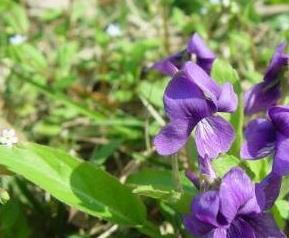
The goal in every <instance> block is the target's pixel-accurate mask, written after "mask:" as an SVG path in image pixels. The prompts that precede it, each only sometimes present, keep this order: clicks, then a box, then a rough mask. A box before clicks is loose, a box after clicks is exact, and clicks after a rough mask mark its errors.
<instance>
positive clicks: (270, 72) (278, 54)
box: [264, 43, 289, 81]
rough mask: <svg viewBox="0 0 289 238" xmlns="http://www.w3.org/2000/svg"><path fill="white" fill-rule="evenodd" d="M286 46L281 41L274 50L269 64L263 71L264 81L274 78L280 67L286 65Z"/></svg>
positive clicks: (288, 57) (288, 56)
mask: <svg viewBox="0 0 289 238" xmlns="http://www.w3.org/2000/svg"><path fill="white" fill-rule="evenodd" d="M285 48H286V44H285V43H281V44H280V45H278V47H277V48H276V50H275V53H274V55H273V57H272V59H271V62H270V65H269V67H268V69H267V71H266V73H265V76H264V81H273V80H276V79H277V77H278V74H279V73H280V71H281V70H282V67H283V66H285V65H288V62H289V54H284V50H285Z"/></svg>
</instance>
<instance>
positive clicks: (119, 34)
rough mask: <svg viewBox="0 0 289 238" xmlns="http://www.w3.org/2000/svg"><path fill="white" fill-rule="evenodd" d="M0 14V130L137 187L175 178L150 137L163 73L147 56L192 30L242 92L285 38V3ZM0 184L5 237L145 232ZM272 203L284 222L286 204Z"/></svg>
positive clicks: (51, 3) (98, 6)
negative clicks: (235, 76) (233, 74)
mask: <svg viewBox="0 0 289 238" xmlns="http://www.w3.org/2000/svg"><path fill="white" fill-rule="evenodd" d="M0 15H1V19H0V113H1V118H0V120H1V124H0V127H1V128H4V127H13V128H15V129H16V130H17V134H18V135H19V137H20V138H21V140H23V141H25V140H29V141H34V142H38V143H41V144H46V145H50V146H53V147H56V148H61V149H64V150H65V151H69V153H71V154H72V155H77V156H79V157H81V158H83V159H84V160H88V161H91V162H93V163H95V164H96V165H97V166H100V167H102V168H103V169H105V170H107V171H108V172H109V173H111V174H113V175H114V176H116V177H118V178H120V180H122V181H125V180H126V179H127V178H128V177H129V181H130V182H131V183H136V184H137V183H139V182H141V181H146V182H147V183H148V184H150V183H154V182H155V181H157V179H156V178H157V177H158V175H159V176H160V177H161V178H163V179H164V180H162V181H161V182H159V181H158V182H159V183H163V185H164V186H165V184H166V180H169V179H170V178H169V177H168V176H167V175H168V172H169V171H168V169H169V168H170V163H169V161H167V160H165V159H163V158H160V157H159V156H158V155H156V154H155V153H154V150H153V148H152V145H151V138H152V136H153V135H154V134H155V133H156V132H157V131H158V129H159V128H160V126H161V125H162V124H163V123H164V112H163V106H162V93H163V91H164V87H165V85H166V83H167V81H168V78H166V77H162V76H161V75H159V74H157V73H156V72H152V71H150V70H149V67H150V66H151V65H152V63H153V62H155V61H156V60H158V59H160V58H162V57H165V56H167V55H168V54H170V53H173V52H177V51H178V50H180V49H182V48H184V46H185V45H186V41H187V40H188V39H189V37H190V36H191V35H192V33H194V32H198V33H199V34H200V35H202V37H203V38H204V39H205V40H206V42H207V43H208V45H209V46H210V47H211V48H212V49H213V51H214V52H215V53H216V54H217V55H218V57H220V58H222V59H225V60H226V61H228V62H230V63H231V64H232V65H233V67H234V68H235V69H237V71H238V73H239V75H240V79H241V82H242V87H243V89H247V88H249V87H250V85H252V84H254V83H256V82H258V81H260V80H261V79H262V74H263V72H264V71H265V69H266V65H267V64H268V61H269V59H270V57H271V55H272V52H273V51H274V49H275V47H276V46H277V45H278V44H279V43H280V42H281V41H286V40H287V41H288V40H289V3H288V0H266V1H265V0H264V1H261V0H258V1H251V0H239V1H233V0H209V1H203V0H193V1H187V0H155V1H152V0H143V1H136V0H85V1H84V0H45V1H40V0H18V1H16V0H15V1H13V0H1V1H0ZM262 163H263V162H262ZM180 166H181V168H182V169H183V168H187V167H188V164H187V161H186V160H184V161H183V164H181V165H180ZM251 166H252V171H253V170H255V168H253V167H254V164H252V165H251ZM144 168H146V169H151V168H159V169H162V171H163V173H164V174H159V173H158V172H154V173H152V172H150V173H149V172H147V171H148V170H143V169H144ZM260 168H261V167H260V166H259V167H258V169H259V170H262V168H261V169H260ZM140 170H142V171H143V172H141V173H140V175H139V176H137V177H134V176H130V175H131V174H134V173H135V172H136V171H140ZM151 171H152V170H151ZM263 173H264V171H263ZM158 179H160V178H159V177H158ZM256 179H260V178H258V176H257V177H256ZM56 186H57V185H56ZM1 187H2V190H1V191H0V196H1V200H2V201H3V200H4V201H6V200H7V196H8V195H7V194H6V191H7V192H8V193H9V196H10V200H9V201H8V202H7V203H5V202H3V203H5V205H2V206H1V207H0V237H3V238H28V237H35V238H36V237H37V238H42V237H45V238H46V237H47V238H54V237H55V238H56V237H59V238H60V237H67V238H84V237H100V238H105V237H115V238H121V237H123V238H124V237H126V238H127V237H130V238H134V237H143V235H140V234H139V233H138V232H137V231H136V230H134V229H128V228H125V227H117V226H114V225H113V224H110V223H109V222H104V221H102V220H99V219H97V218H94V217H91V216H88V215H85V214H83V213H81V212H79V211H77V210H75V209H73V208H68V207H66V206H65V205H64V204H62V203H60V202H58V201H57V200H56V199H54V198H53V197H51V196H50V195H49V194H48V193H46V192H44V191H42V190H40V189H39V188H37V187H36V186H34V185H32V184H31V183H29V182H27V181H25V180H24V179H22V178H21V177H18V176H16V177H11V176H4V175H3V176H2V178H1ZM141 193H142V191H140V194H141ZM144 193H145V192H144ZM285 194H286V193H285ZM159 195H160V194H156V196H159ZM111 196H115V199H117V194H112V195H111ZM145 202H146V204H147V205H148V207H149V217H150V219H152V220H154V221H155V223H157V224H159V225H160V226H161V229H162V230H163V232H164V233H171V232H172V229H173V226H172V224H173V225H174V224H180V222H181V217H180V216H179V215H176V214H175V212H174V210H172V209H171V208H170V207H169V206H167V205H166V204H165V203H162V202H156V201H155V200H153V199H149V198H147V199H146V200H145ZM285 203H286V202H285ZM278 207H279V209H278ZM274 209H275V210H276V214H277V215H278V216H279V217H281V218H283V220H282V219H279V220H280V222H279V223H280V225H281V226H283V227H286V226H287V224H286V222H284V219H287V218H288V213H289V207H288V204H287V203H286V204H284V200H281V202H279V203H277V205H276V206H275V208H274ZM280 211H281V212H280ZM107 232H108V233H107ZM176 233H177V232H176ZM183 237H186V235H185V234H183Z"/></svg>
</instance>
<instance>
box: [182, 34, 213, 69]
mask: <svg viewBox="0 0 289 238" xmlns="http://www.w3.org/2000/svg"><path fill="white" fill-rule="evenodd" d="M187 51H188V52H189V53H191V54H195V55H196V58H197V64H198V65H199V66H200V67H201V68H202V69H203V70H205V71H206V72H207V73H208V74H209V73H210V71H211V68H212V64H213V62H214V60H215V58H216V56H215V54H214V53H213V52H212V51H211V50H210V49H209V48H208V47H207V45H206V44H205V42H204V41H203V40H202V38H201V37H200V36H199V35H198V34H197V33H195V34H194V35H193V36H192V37H191V39H190V40H189V42H188V45H187Z"/></svg>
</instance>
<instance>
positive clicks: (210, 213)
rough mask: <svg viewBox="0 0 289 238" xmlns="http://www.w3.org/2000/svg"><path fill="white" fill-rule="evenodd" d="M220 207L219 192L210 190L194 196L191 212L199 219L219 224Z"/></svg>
mask: <svg viewBox="0 0 289 238" xmlns="http://www.w3.org/2000/svg"><path fill="white" fill-rule="evenodd" d="M219 207H220V200H219V195H218V192H215V191H208V192H205V193H202V194H200V195H199V196H197V197H196V198H194V200H193V203H192V211H191V212H192V214H194V216H195V217H196V218H197V219H198V220H199V221H201V222H204V223H207V224H211V225H215V226H218V222H217V216H218V212H219Z"/></svg>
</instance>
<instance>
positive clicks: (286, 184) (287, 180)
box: [279, 176, 289, 199]
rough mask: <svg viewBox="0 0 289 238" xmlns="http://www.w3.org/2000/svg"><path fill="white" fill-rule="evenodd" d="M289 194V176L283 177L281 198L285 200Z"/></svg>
mask: <svg viewBox="0 0 289 238" xmlns="http://www.w3.org/2000/svg"><path fill="white" fill-rule="evenodd" d="M288 193H289V176H286V177H283V179H282V185H281V190H280V194H279V198H280V199H281V198H284V197H285V196H286V195H287V194H288Z"/></svg>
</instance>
